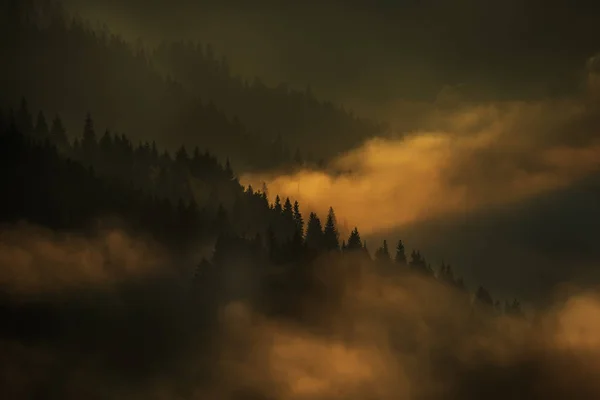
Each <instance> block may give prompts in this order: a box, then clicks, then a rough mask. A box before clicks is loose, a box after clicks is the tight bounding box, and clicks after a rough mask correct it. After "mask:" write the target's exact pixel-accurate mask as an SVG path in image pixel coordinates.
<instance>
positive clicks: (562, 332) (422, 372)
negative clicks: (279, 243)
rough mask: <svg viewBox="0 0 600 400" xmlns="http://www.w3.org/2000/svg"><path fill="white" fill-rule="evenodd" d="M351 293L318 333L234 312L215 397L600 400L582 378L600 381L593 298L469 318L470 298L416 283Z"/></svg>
mask: <svg viewBox="0 0 600 400" xmlns="http://www.w3.org/2000/svg"><path fill="white" fill-rule="evenodd" d="M325 268H327V267H325ZM346 284H348V285H349V286H347V287H346V288H347V289H348V290H346V291H344V294H343V295H342V298H341V300H340V301H339V306H338V307H336V308H335V310H334V311H333V312H331V310H330V311H329V312H326V314H327V317H326V318H323V319H322V321H327V322H326V323H323V324H320V325H318V326H316V327H315V326H312V325H306V324H305V325H300V324H297V323H293V322H285V321H281V320H274V319H270V318H267V317H265V316H264V315H261V313H260V312H257V311H256V310H253V309H252V307H251V306H249V305H248V304H242V303H232V304H229V305H228V307H226V308H225V309H224V312H223V314H222V315H223V323H224V327H225V332H226V334H225V335H223V338H224V345H225V350H224V351H223V353H222V356H221V360H222V362H221V364H220V366H221V368H222V370H223V371H224V373H225V374H226V375H227V376H228V378H229V379H231V382H230V383H229V384H228V385H229V386H230V390H228V389H224V390H223V389H222V390H223V391H222V392H221V396H222V398H232V399H237V398H246V397H236V395H239V394H240V393H246V394H247V395H248V394H252V395H254V396H256V397H251V396H250V397H248V398H261V399H262V398H266V399H271V398H278V399H285V400H300V399H302V400H304V399H347V400H352V399H371V398H372V399H385V398H403V399H420V398H431V399H451V398H461V399H479V398H482V396H484V397H485V398H498V399H506V398H527V399H538V398H539V399H542V398H549V397H550V396H555V395H556V396H558V397H554V398H594V396H598V395H600V385H598V384H597V382H594V381H593V380H588V379H587V378H585V377H590V376H592V375H593V374H596V373H598V372H599V371H600V363H598V361H597V360H598V355H600V342H598V340H597V337H598V335H599V334H600V330H599V329H600V326H598V324H597V323H596V322H595V319H594V316H595V315H597V314H598V313H599V312H600V302H599V301H598V297H597V294H596V293H595V292H577V293H575V294H572V295H571V296H569V297H567V298H565V299H563V300H562V301H559V302H557V303H555V304H554V306H553V307H552V308H549V309H547V310H544V311H540V312H537V313H536V315H535V318H534V317H533V315H532V316H530V318H529V319H522V318H517V317H511V316H496V317H493V316H491V315H488V314H485V313H481V314H479V313H478V312H477V311H475V312H474V311H473V309H472V308H471V307H470V305H469V304H470V299H469V298H468V296H467V295H466V294H463V293H460V292H456V291H454V290H452V289H449V288H447V287H444V286H443V285H440V284H438V283H436V282H432V281H428V280H425V279H421V278H418V277H410V276H403V277H402V278H400V279H390V277H389V276H386V277H380V276H377V275H375V274H372V273H370V272H366V271H365V272H364V273H363V274H362V275H361V278H360V280H359V281H355V282H354V283H348V282H346ZM312 312H313V313H316V314H318V313H321V311H319V310H318V309H314V310H312ZM330 312H331V313H330ZM232 343H235V344H236V345H235V346H231V344H232ZM573 366H577V369H569V367H573ZM228 396H229V397H228ZM488 396H489V397H488ZM515 396H516V397H515ZM567 396H572V397H567Z"/></svg>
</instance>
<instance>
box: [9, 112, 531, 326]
mask: <svg viewBox="0 0 600 400" xmlns="http://www.w3.org/2000/svg"><path fill="white" fill-rule="evenodd" d="M0 163H2V168H1V172H0V174H1V176H0V179H1V181H2V184H3V187H4V193H6V194H5V195H4V196H2V197H1V199H0V202H1V204H0V220H1V221H2V222H4V223H14V222H17V221H19V220H23V219H24V220H27V221H30V222H32V223H36V224H40V225H43V226H47V227H49V228H52V229H56V230H81V231H86V230H89V229H90V228H92V227H93V223H94V221H95V220H96V219H97V218H103V217H110V216H117V217H119V218H120V219H121V220H123V221H125V222H126V223H127V227H128V228H129V229H132V230H134V231H136V230H137V231H139V232H143V233H147V234H150V235H152V236H153V237H155V238H156V239H158V240H160V241H161V242H163V243H165V244H166V245H168V246H173V247H175V248H182V246H183V247H185V246H195V245H197V244H198V243H201V242H202V241H211V242H214V244H215V250H214V254H213V256H212V257H211V258H210V259H204V260H202V262H200V264H199V266H198V268H197V276H205V275H206V271H210V270H213V271H214V270H215V266H220V267H221V268H219V270H223V269H225V268H227V266H228V265H232V264H240V263H241V264H248V265H250V266H251V269H252V270H255V271H260V270H264V266H265V265H271V266H280V267H284V268H289V270H288V272H289V274H290V275H286V276H287V278H286V279H287V280H288V281H289V280H291V281H295V282H296V283H297V282H299V281H301V279H299V278H298V274H300V275H302V272H298V271H302V270H303V269H304V268H305V267H306V266H307V265H310V264H311V263H312V262H313V261H314V260H316V259H317V258H318V257H320V256H321V255H323V254H328V255H330V256H331V255H333V256H335V257H342V259H344V257H345V259H348V256H351V258H352V259H359V260H361V261H363V262H366V263H370V264H373V266H374V268H377V269H378V270H380V271H382V272H385V273H398V272H402V271H405V272H407V271H409V272H411V273H417V274H420V275H423V276H428V277H431V278H432V279H437V280H439V281H440V282H442V283H444V284H448V285H450V286H452V287H454V288H456V289H457V290H460V291H463V292H467V288H466V286H465V284H464V282H463V280H462V279H460V278H458V277H456V276H455V273H454V271H453V269H452V267H451V266H450V265H447V264H445V263H442V264H441V265H440V267H439V269H437V270H434V268H432V266H431V264H430V263H428V262H427V261H426V260H425V257H424V256H423V255H422V254H421V253H420V251H418V250H412V251H411V252H410V254H408V255H407V254H406V249H405V246H404V243H403V242H402V240H399V241H398V242H397V244H396V246H395V248H394V249H392V250H390V248H389V246H388V242H387V240H384V241H383V243H382V244H381V246H379V247H378V248H377V249H376V250H375V251H374V252H373V257H371V253H370V251H369V250H368V248H367V243H366V241H365V240H363V238H361V235H360V233H359V230H358V228H357V227H355V228H354V229H353V230H352V231H351V232H350V234H349V236H348V237H347V238H343V239H341V240H340V233H339V230H338V226H337V221H336V215H335V211H334V209H333V208H332V207H331V208H330V209H329V212H328V214H327V216H326V219H325V223H324V224H323V223H322V221H321V219H320V218H319V216H318V215H317V214H316V213H314V212H311V213H309V215H308V218H305V216H303V214H302V212H301V207H300V204H299V203H298V202H297V201H294V202H292V201H291V200H290V199H289V198H285V199H282V198H280V197H279V196H278V195H276V196H275V197H274V201H273V202H272V203H269V200H268V188H267V187H266V185H264V186H263V187H262V188H261V189H260V190H255V189H254V188H253V187H252V186H251V185H250V186H248V187H244V186H242V185H241V184H240V183H239V181H238V179H237V178H236V176H235V173H234V172H233V170H232V168H231V165H230V163H229V162H228V160H226V161H225V162H224V163H222V162H220V161H219V159H218V158H217V157H216V156H215V155H213V154H211V153H210V152H209V151H208V150H205V151H200V150H199V149H198V148H197V147H196V148H194V150H193V151H191V152H188V150H187V149H186V148H185V146H181V147H180V148H179V150H178V151H177V152H175V154H174V155H172V154H171V153H170V152H169V151H168V150H159V148H158V146H157V145H156V143H151V142H140V143H138V144H137V145H133V144H132V142H131V140H130V139H129V138H128V137H127V136H126V135H123V134H121V135H116V134H112V133H110V132H109V131H105V132H104V133H103V135H102V136H101V137H100V138H98V136H97V134H96V130H95V126H94V122H93V119H92V117H91V115H90V114H88V115H87V116H86V118H85V119H84V123H83V129H82V130H81V134H80V135H78V136H77V137H76V138H75V140H73V141H70V140H69V139H68V135H67V133H66V130H65V127H64V125H63V123H62V120H61V118H60V117H59V116H54V117H53V118H52V119H51V122H50V123H49V122H48V121H47V119H46V117H45V115H44V113H43V112H39V113H38V114H37V117H36V118H33V117H32V115H31V113H30V111H29V108H28V105H27V102H26V101H25V100H23V101H22V102H21V104H20V106H19V108H18V109H17V111H16V112H15V111H13V109H9V110H8V111H7V112H0ZM336 255H337V256H336ZM293 271H295V272H293ZM294 274H296V275H294ZM292 276H295V277H296V278H294V279H292ZM279 284H281V282H279ZM213 289H214V287H213ZM475 299H476V301H477V302H478V303H480V304H483V305H486V307H489V308H491V309H496V310H499V309H501V308H502V307H501V305H500V303H499V302H498V301H497V300H496V301H494V300H493V298H492V296H491V295H490V293H489V292H488V291H487V290H486V289H485V288H483V287H479V288H478V290H477V291H476V293H475ZM504 310H505V311H506V312H509V313H517V314H518V313H520V305H519V303H518V301H516V300H515V301H513V302H512V303H506V304H505V305H504Z"/></svg>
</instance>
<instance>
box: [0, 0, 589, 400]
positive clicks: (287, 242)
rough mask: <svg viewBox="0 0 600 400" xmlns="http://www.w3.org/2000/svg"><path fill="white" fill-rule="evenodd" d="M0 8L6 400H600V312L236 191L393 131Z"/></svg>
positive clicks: (17, 8) (191, 51)
mask: <svg viewBox="0 0 600 400" xmlns="http://www.w3.org/2000/svg"><path fill="white" fill-rule="evenodd" d="M0 4H1V9H2V11H1V21H0V51H1V54H2V55H1V58H2V61H1V62H0V182H1V185H2V191H1V195H0V225H1V229H0V268H1V269H2V271H1V272H0V319H1V320H2V323H1V324H0V354H2V356H1V357H0V359H1V360H2V361H0V397H2V398H5V399H84V398H89V399H121V398H123V399H224V400H227V399H231V400H234V399H257V400H258V399H265V400H266V399H283V400H296V399H298V400H300V399H350V400H352V399H411V400H413V399H415V400H416V399H538V398H539V399H551V398H552V399H554V398H557V399H558V398H561V399H563V398H564V399H567V398H573V399H575V398H576V399H584V398H594V396H595V395H597V394H600V390H598V387H597V383H596V382H595V380H594V379H593V375H594V373H595V372H598V368H599V366H598V363H597V359H594V358H590V357H589V354H596V353H595V351H596V350H595V347H594V344H593V343H592V344H590V347H589V348H586V349H588V350H585V351H580V350H581V348H579V347H578V348H577V349H576V351H575V350H573V347H572V343H574V342H573V341H574V340H575V339H573V337H574V336H573V335H576V333H574V332H577V329H578V328H577V324H578V323H579V322H578V321H579V320H577V319H576V318H575V317H572V315H574V312H571V310H572V309H574V308H573V307H576V306H577V307H579V305H580V303H581V302H583V303H581V304H583V305H584V306H585V307H588V308H585V307H584V311H585V312H584V314H585V313H587V314H585V315H589V318H592V319H594V318H596V320H597V318H600V314H599V313H598V312H597V311H595V309H594V308H593V304H592V302H591V300H586V298H583V300H576V301H575V303H573V300H572V299H569V298H568V294H567V295H566V296H567V297H566V300H565V299H562V298H561V300H560V301H562V303H561V302H560V301H559V304H561V305H562V306H563V308H557V310H551V311H547V310H538V309H534V308H531V309H527V308H526V307H525V306H522V305H521V303H520V302H519V300H518V299H515V298H512V297H511V298H499V297H498V298H497V297H495V296H493V294H492V293H490V291H488V290H487V289H486V288H485V287H483V286H480V285H478V284H476V283H473V284H471V283H469V284H467V283H465V280H463V278H462V277H461V273H460V271H461V270H460V266H457V268H453V266H454V265H453V264H452V260H444V261H442V262H437V261H436V262H432V261H430V260H429V259H428V258H427V254H422V253H421V251H420V249H419V248H414V249H413V248H409V247H406V243H405V241H403V240H390V241H388V240H383V241H382V242H381V243H372V242H369V243H368V245H367V240H366V236H367V235H361V231H360V226H357V227H353V229H351V230H350V232H346V231H345V230H344V229H343V228H341V227H340V224H339V223H338V218H337V217H336V211H335V210H336V204H331V205H330V207H329V211H328V213H327V214H324V215H318V214H317V213H316V212H314V211H312V210H311V208H310V207H309V206H307V205H305V204H301V203H299V201H297V200H296V199H294V198H290V197H287V196H285V195H284V194H282V193H271V192H270V190H269V185H268V184H267V183H264V184H263V185H262V186H261V187H253V186H252V185H243V184H242V183H241V182H240V176H241V175H242V173H245V172H250V171H268V170H279V171H294V170H300V169H303V168H304V169H309V168H322V167H323V166H324V165H325V164H326V162H327V160H329V159H331V158H334V157H335V156H336V155H337V154H340V153H342V152H345V151H348V150H350V149H353V148H355V147H357V146H359V145H361V144H362V143H363V142H364V141H366V140H368V139H369V138H373V137H376V136H378V135H382V134H383V132H384V130H385V127H386V125H385V123H383V122H377V121H374V120H371V119H368V118H363V117H359V116H357V115H355V113H354V112H352V111H348V110H346V109H345V108H344V107H343V106H342V105H335V104H333V103H332V102H329V101H323V100H320V99H318V97H317V96H316V95H314V94H313V93H312V92H311V89H310V88H307V89H306V90H305V91H296V90H291V89H289V88H288V87H287V85H285V84H281V85H279V86H277V87H269V86H267V85H265V84H264V83H262V82H261V80H260V79H259V78H254V79H248V78H245V77H242V76H239V75H236V74H234V73H233V72H231V66H230V65H229V63H228V61H227V60H226V58H225V57H221V56H219V55H218V50H217V49H214V48H213V47H212V46H210V45H207V44H197V43H191V42H183V41H181V42H165V43H163V44H160V45H159V46H157V47H155V48H147V47H146V48H144V47H143V46H138V47H136V46H134V45H132V44H131V43H128V42H127V41H125V40H124V39H122V38H120V37H119V36H118V35H116V34H113V33H111V31H110V29H109V28H104V29H103V30H99V29H96V28H92V27H91V26H92V25H91V24H90V23H89V21H85V20H83V19H81V18H80V17H73V16H71V15H69V14H68V13H67V12H66V11H65V10H64V9H63V8H62V6H61V5H60V4H59V3H57V2H54V1H35V0H1V1H0ZM394 201H396V202H397V203H398V207H402V202H401V199H394ZM344 218H348V220H350V221H351V220H352V216H344ZM411 245H412V243H411ZM577 301H579V302H580V303H577ZM586 301H587V303H586ZM569 307H571V308H569ZM565 310H566V311H565ZM574 310H575V311H577V310H579V308H577V309H574ZM582 312H583V311H582ZM569 318H571V319H569ZM584 319H585V318H584ZM569 343H571V345H569ZM569 346H571V347H569ZM589 349H591V350H589ZM578 351H579V352H578ZM586 351H588V352H589V353H586ZM594 360H596V361H594ZM573 371H581V374H579V373H574V372H573Z"/></svg>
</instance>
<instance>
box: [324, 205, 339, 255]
mask: <svg viewBox="0 0 600 400" xmlns="http://www.w3.org/2000/svg"><path fill="white" fill-rule="evenodd" d="M339 236H340V235H339V233H338V231H337V228H336V220H335V212H334V211H333V207H329V213H328V214H327V222H326V223H325V229H324V231H323V242H324V246H325V249H327V250H339V248H340V237H339Z"/></svg>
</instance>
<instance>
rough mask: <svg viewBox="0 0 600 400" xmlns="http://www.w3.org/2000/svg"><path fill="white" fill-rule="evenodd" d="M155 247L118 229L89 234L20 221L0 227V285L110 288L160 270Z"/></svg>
mask: <svg viewBox="0 0 600 400" xmlns="http://www.w3.org/2000/svg"><path fill="white" fill-rule="evenodd" d="M165 261H166V253H165V252H164V251H162V250H161V249H160V246H157V245H156V244H153V243H151V242H150V241H148V240H141V239H138V238H135V237H133V236H131V235H130V234H128V233H126V232H125V231H122V230H120V229H105V230H99V231H97V232H96V233H94V234H93V235H88V236H84V235H81V234H75V233H57V232H53V231H51V230H48V229H44V228H41V227H36V226H31V225H27V224H21V225H18V226H12V227H3V228H2V229H0V286H1V287H2V288H3V290H5V291H7V292H10V293H12V294H14V295H16V294H22V295H29V294H52V293H54V294H57V293H61V292H64V291H69V290H71V291H72V290H81V289H83V290H85V289H86V288H89V287H90V286H110V285H113V284H117V283H119V282H122V281H127V280H133V279H136V278H140V277H143V276H146V275H151V274H156V273H158V272H160V271H162V268H163V267H164V265H165Z"/></svg>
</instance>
